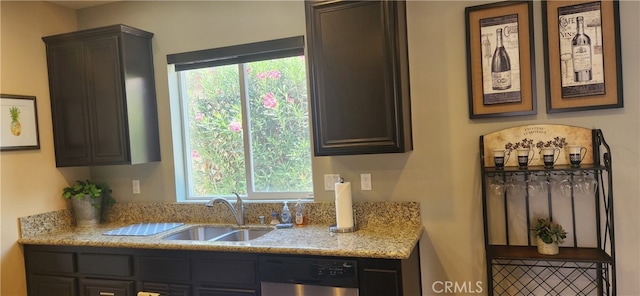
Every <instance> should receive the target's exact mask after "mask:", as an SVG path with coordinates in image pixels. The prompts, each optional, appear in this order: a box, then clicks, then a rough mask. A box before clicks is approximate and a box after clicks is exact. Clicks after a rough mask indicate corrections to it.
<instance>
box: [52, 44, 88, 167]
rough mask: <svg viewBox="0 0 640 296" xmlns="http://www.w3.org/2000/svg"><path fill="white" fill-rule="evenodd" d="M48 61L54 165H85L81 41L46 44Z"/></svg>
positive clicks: (84, 108)
mask: <svg viewBox="0 0 640 296" xmlns="http://www.w3.org/2000/svg"><path fill="white" fill-rule="evenodd" d="M47 62H48V67H49V89H50V92H51V111H52V117H53V130H54V143H55V149H56V165H57V166H58V167H61V166H75V165H83V164H86V163H88V162H90V161H91V138H90V137H91V136H90V135H91V133H90V126H89V113H88V109H89V106H88V102H87V100H86V96H85V91H86V89H85V74H84V55H83V51H82V43H80V42H71V43H65V44H58V45H48V46H47Z"/></svg>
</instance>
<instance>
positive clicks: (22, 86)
mask: <svg viewBox="0 0 640 296" xmlns="http://www.w3.org/2000/svg"><path fill="white" fill-rule="evenodd" d="M0 10H1V17H0V20H1V23H0V27H1V29H2V35H1V36H2V41H1V43H2V47H1V49H0V59H1V60H0V61H1V64H2V67H1V70H0V78H1V83H0V92H2V93H3V94H19V95H29V96H35V97H36V102H37V111H38V124H39V130H40V149H39V150H28V151H11V152H7V151H3V152H0V166H1V168H2V169H1V172H2V176H1V178H0V180H1V181H0V213H1V215H2V218H1V220H0V221H1V226H2V231H1V237H2V241H1V244H0V246H1V252H2V253H1V256H2V277H1V283H2V287H1V289H0V294H1V295H3V296H4V295H6V296H19V295H26V283H25V276H24V267H23V266H24V262H23V256H22V249H21V248H20V246H19V245H18V244H17V243H16V241H17V240H18V237H19V231H18V224H17V221H18V217H23V216H28V215H33V214H39V213H43V212H48V211H52V210H58V209H62V208H64V207H65V203H64V200H63V199H62V198H61V197H60V194H61V193H62V188H63V187H65V186H67V184H68V181H69V180H71V181H73V180H75V179H80V178H86V177H88V176H89V170H88V169H86V168H75V169H56V166H55V159H54V151H53V131H52V127H51V105H50V102H49V86H48V81H47V63H46V54H45V46H44V43H43V42H42V39H41V38H42V36H47V35H53V34H59V33H63V32H68V31H72V30H75V29H76V28H77V25H76V17H75V12H74V11H72V10H69V9H63V8H61V7H59V6H57V5H53V4H49V3H43V2H28V3H26V2H25V3H16V2H7V1H2V2H0ZM3 116H4V114H3Z"/></svg>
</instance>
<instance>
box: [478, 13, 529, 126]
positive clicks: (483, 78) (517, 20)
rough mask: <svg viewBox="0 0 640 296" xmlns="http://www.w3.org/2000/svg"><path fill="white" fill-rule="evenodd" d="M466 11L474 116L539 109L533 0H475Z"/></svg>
mask: <svg viewBox="0 0 640 296" xmlns="http://www.w3.org/2000/svg"><path fill="white" fill-rule="evenodd" d="M465 15H466V29H467V79H468V80H467V84H468V92H469V118H472V119H474V118H485V117H500V116H515V115H531V114H536V113H537V107H536V98H535V80H534V77H535V70H534V65H535V62H534V55H533V46H534V43H533V3H532V2H531V1H505V2H498V3H490V4H484V5H478V6H471V7H467V8H466V9H465Z"/></svg>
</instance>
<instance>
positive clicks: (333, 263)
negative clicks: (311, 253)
mask: <svg viewBox="0 0 640 296" xmlns="http://www.w3.org/2000/svg"><path fill="white" fill-rule="evenodd" d="M310 268H311V273H312V274H313V275H315V276H316V277H317V278H349V277H354V276H356V270H355V268H356V262H355V261H349V260H322V261H312V262H311V266H310Z"/></svg>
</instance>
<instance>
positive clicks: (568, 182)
mask: <svg viewBox="0 0 640 296" xmlns="http://www.w3.org/2000/svg"><path fill="white" fill-rule="evenodd" d="M558 187H560V193H561V194H562V195H563V196H572V195H573V194H575V192H576V191H577V190H578V184H577V183H576V182H575V180H574V176H573V175H572V173H567V175H566V177H565V178H564V179H562V181H560V183H559V185H558Z"/></svg>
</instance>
